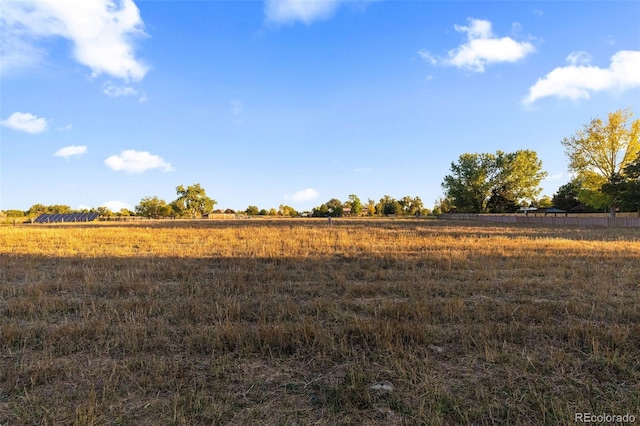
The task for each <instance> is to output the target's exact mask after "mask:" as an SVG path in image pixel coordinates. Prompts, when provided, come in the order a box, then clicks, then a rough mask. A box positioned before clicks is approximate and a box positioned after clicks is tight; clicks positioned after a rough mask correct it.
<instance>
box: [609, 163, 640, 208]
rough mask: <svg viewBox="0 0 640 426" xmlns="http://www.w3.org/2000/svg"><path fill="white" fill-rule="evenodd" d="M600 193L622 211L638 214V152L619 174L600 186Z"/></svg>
mask: <svg viewBox="0 0 640 426" xmlns="http://www.w3.org/2000/svg"><path fill="white" fill-rule="evenodd" d="M602 192H603V193H605V194H606V195H608V196H610V197H611V198H612V199H613V200H614V201H615V203H616V205H617V206H620V208H621V209H622V210H625V211H638V212H640V152H639V153H638V155H637V156H636V159H635V160H634V161H632V162H631V163H629V164H627V165H626V166H625V167H624V169H622V172H621V173H620V174H617V175H615V176H614V177H613V178H612V179H611V180H610V182H607V183H605V184H604V185H602Z"/></svg>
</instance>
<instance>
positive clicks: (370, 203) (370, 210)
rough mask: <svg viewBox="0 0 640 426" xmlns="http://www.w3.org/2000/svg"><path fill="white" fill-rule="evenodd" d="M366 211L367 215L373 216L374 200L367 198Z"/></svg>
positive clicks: (374, 209) (374, 210)
mask: <svg viewBox="0 0 640 426" xmlns="http://www.w3.org/2000/svg"><path fill="white" fill-rule="evenodd" d="M365 209H366V213H367V215H368V216H373V215H375V214H376V202H375V200H372V199H371V198H369V199H368V200H367V204H366V205H365Z"/></svg>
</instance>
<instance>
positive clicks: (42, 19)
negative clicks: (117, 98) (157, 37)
mask: <svg viewBox="0 0 640 426" xmlns="http://www.w3.org/2000/svg"><path fill="white" fill-rule="evenodd" d="M2 9H3V10H2V16H1V17H0V24H1V25H0V27H2V34H1V35H2V37H3V47H2V50H1V52H0V54H1V57H0V62H2V63H3V68H16V67H21V66H29V65H33V64H34V63H37V62H38V61H40V60H41V59H42V58H43V57H44V51H43V49H42V48H40V47H38V46H37V41H38V40H39V39H43V38H50V37H63V38H65V39H67V40H70V41H71V42H72V43H73V57H74V58H75V60H76V61H78V62H79V63H81V64H83V65H85V66H87V67H89V68H90V69H91V71H92V75H93V76H94V77H95V76H98V75H100V74H107V75H111V76H113V77H117V78H121V79H123V80H126V81H138V80H141V79H142V78H143V77H144V76H145V74H146V73H147V71H148V67H147V66H146V65H145V64H144V63H143V62H142V61H141V60H140V59H138V58H136V54H135V46H134V43H133V42H134V40H135V38H138V37H141V36H145V33H144V29H143V28H144V24H143V22H142V19H141V18H140V12H139V10H138V7H137V6H136V5H135V3H134V2H133V0H92V1H59V0H22V1H3V2H2Z"/></svg>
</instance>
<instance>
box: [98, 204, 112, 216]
mask: <svg viewBox="0 0 640 426" xmlns="http://www.w3.org/2000/svg"><path fill="white" fill-rule="evenodd" d="M96 211H97V212H98V213H100V216H112V215H113V212H112V211H111V209H109V208H108V207H105V206H100V207H98V208H97V209H96Z"/></svg>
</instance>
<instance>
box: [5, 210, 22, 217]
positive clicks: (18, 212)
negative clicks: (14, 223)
mask: <svg viewBox="0 0 640 426" xmlns="http://www.w3.org/2000/svg"><path fill="white" fill-rule="evenodd" d="M4 214H5V215H6V216H7V217H24V212H23V211H22V210H6V211H5V212H4Z"/></svg>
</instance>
